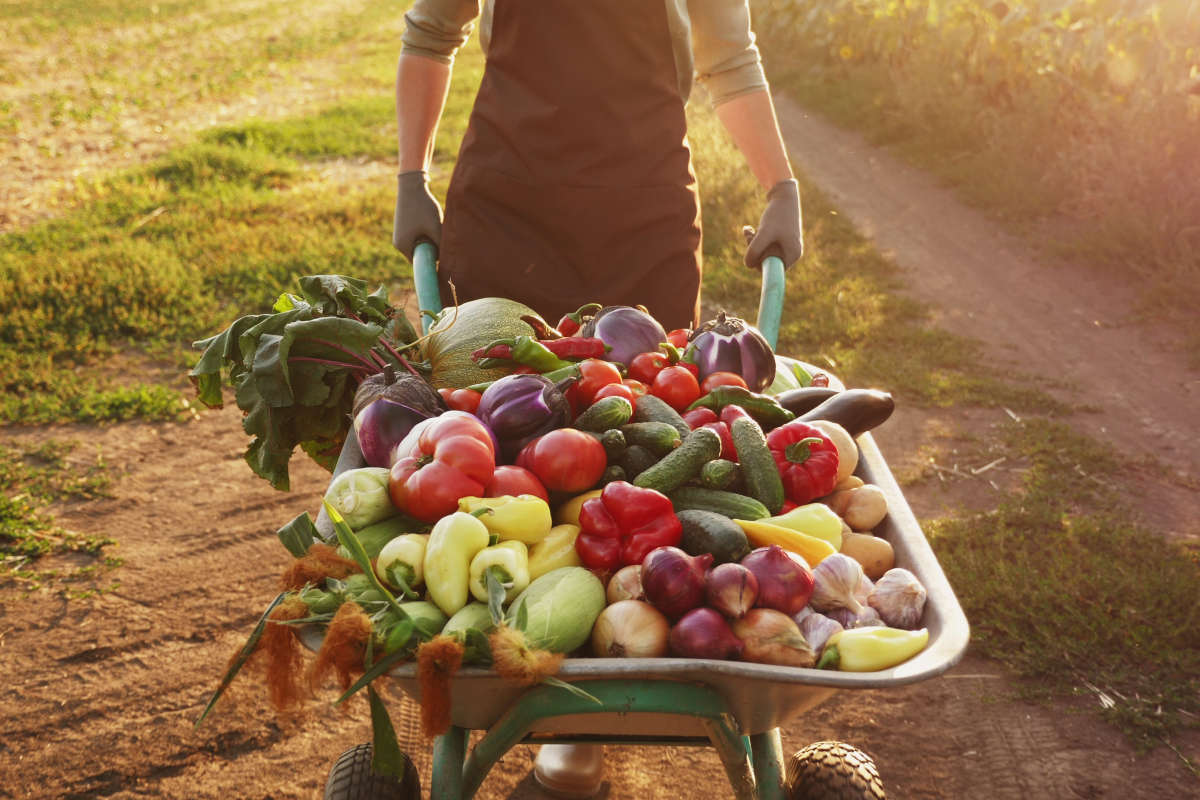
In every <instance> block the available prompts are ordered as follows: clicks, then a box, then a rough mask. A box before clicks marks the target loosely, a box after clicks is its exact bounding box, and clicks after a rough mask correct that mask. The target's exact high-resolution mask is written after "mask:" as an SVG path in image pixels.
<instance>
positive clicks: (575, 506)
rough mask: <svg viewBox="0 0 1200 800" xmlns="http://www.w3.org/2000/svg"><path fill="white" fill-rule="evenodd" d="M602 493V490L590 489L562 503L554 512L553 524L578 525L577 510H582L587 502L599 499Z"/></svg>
mask: <svg viewBox="0 0 1200 800" xmlns="http://www.w3.org/2000/svg"><path fill="white" fill-rule="evenodd" d="M602 491H604V490H603V489H592V490H591V491H590V492H584V493H583V494H581V495H577V496H575V497H572V498H571V499H570V500H568V501H567V502H565V503H563V504H562V505H561V506H559V507H558V508H557V509H556V510H555V512H554V524H555V525H578V524H579V509H581V508H583V504H584V503H585V502H587V501H588V500H591V499H592V498H593V497H599V496H600V493H601V492H602Z"/></svg>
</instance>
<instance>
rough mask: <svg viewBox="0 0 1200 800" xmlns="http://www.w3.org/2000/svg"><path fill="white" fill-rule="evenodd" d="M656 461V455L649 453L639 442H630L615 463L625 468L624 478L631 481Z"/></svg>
mask: <svg viewBox="0 0 1200 800" xmlns="http://www.w3.org/2000/svg"><path fill="white" fill-rule="evenodd" d="M657 463H658V456H656V455H654V453H651V452H650V451H649V450H647V449H646V448H644V447H642V446H641V445H640V444H632V445H630V446H629V447H627V448H625V452H624V453H622V454H621V457H620V458H619V459H617V464H618V465H620V467H621V469H623V470H625V480H627V481H631V480H633V479H634V478H636V477H637V476H638V475H641V474H642V473H643V472H645V471H646V470H648V469H650V468H651V467H653V466H654V465H655V464H657Z"/></svg>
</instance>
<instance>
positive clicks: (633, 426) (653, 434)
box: [621, 422, 686, 456]
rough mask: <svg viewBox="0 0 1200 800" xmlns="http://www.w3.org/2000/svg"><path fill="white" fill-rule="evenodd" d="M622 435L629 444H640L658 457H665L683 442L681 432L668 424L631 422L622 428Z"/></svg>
mask: <svg viewBox="0 0 1200 800" xmlns="http://www.w3.org/2000/svg"><path fill="white" fill-rule="evenodd" d="M621 433H622V434H624V436H625V441H626V442H628V443H629V444H640V445H641V446H642V447H644V448H646V449H647V450H649V451H650V452H651V453H654V454H655V455H656V456H665V455H666V454H667V453H669V452H671V451H672V450H674V449H675V448H676V447H679V443H680V442H682V441H683V437H682V436H680V435H679V431H677V430H675V427H674V426H673V425H671V424H669V423H666V422H631V423H629V424H628V425H622V426H621ZM684 435H686V434H684Z"/></svg>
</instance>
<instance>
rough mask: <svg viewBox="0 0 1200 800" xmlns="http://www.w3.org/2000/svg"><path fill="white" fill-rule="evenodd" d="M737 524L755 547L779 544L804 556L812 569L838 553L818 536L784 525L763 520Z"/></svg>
mask: <svg viewBox="0 0 1200 800" xmlns="http://www.w3.org/2000/svg"><path fill="white" fill-rule="evenodd" d="M734 522H736V523H737V524H738V525H739V526H740V527H741V529H742V531H743V532H744V533H745V534H746V538H747V539H749V540H750V544H752V545H754V546H755V547H766V546H767V545H769V544H777V545H779V546H780V547H782V548H783V549H784V550H790V551H792V552H793V553H798V554H799V555H801V556H803V558H804V560H805V561H807V562H808V565H809V566H810V567H815V566H816V565H817V564H820V563H821V562H822V561H824V560H825V559H826V558H828V557H829V556H831V555H833V554H834V553H836V552H837V550H835V549H834V547H833V545H831V544H830V543H829V542H827V541H825V540H824V539H818V538H817V537H816V536H809V535H808V534H807V533H801V532H800V531H797V530H793V529H791V528H785V527H784V526H782V525H772V524H771V523H769V522H765V521H762V520H758V521H751V520H745V519H735V520H734Z"/></svg>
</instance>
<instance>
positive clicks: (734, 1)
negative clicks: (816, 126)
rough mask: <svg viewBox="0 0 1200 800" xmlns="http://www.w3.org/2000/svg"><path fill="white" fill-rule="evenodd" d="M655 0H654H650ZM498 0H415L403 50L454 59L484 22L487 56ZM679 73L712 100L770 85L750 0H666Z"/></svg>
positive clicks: (687, 89) (685, 85) (686, 85)
mask: <svg viewBox="0 0 1200 800" xmlns="http://www.w3.org/2000/svg"><path fill="white" fill-rule="evenodd" d="M646 1H647V2H653V0H646ZM492 2H493V0H415V2H414V3H413V5H412V8H411V9H409V11H408V13H407V14H405V21H406V22H407V26H406V28H405V31H404V35H403V37H402V41H403V50H402V52H403V53H405V54H408V55H416V56H423V57H426V58H432V59H434V60H437V61H441V62H443V63H447V64H448V63H450V62H452V61H453V60H454V54H455V52H457V50H458V48H460V47H462V45H463V44H464V43H465V42H466V41H467V38H468V37H469V36H470V34H471V31H472V30H473V29H474V27H475V23H476V20H477V19H478V22H479V42H480V45H481V46H482V47H483V51H484V53H485V55H486V53H487V48H488V41H489V39H490V38H491V33H492V30H491V28H492ZM662 2H664V3H665V4H666V8H667V24H668V26H669V27H670V30H671V45H672V49H673V52H674V56H675V68H676V73H677V74H678V76H679V94H680V96H681V97H683V98H684V99H685V100H686V99H687V97H688V96H689V95H690V94H691V90H692V83H693V79H695V80H698V81H699V82H700V84H701V85H702V86H704V88H705V89H707V90H708V93H709V95H710V97H711V98H712V102H713V105H720V104H721V103H724V102H726V101H727V100H732V99H733V98H735V97H738V96H740V95H744V94H748V93H750V92H754V91H758V90H760V89H765V88H767V80H766V77H765V76H764V75H763V69H762V61H761V59H760V57H759V53H758V47H757V46H755V44H754V33H753V31H752V30H751V28H750V8H749V3H748V0H662Z"/></svg>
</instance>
